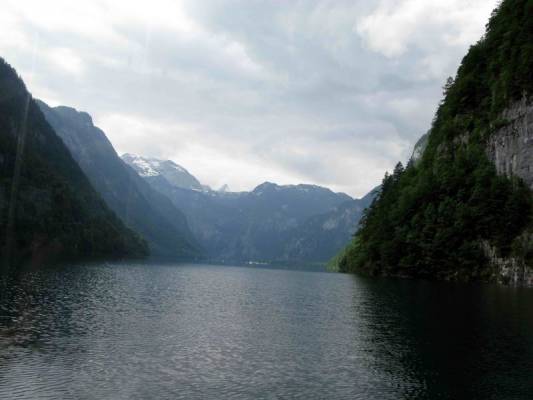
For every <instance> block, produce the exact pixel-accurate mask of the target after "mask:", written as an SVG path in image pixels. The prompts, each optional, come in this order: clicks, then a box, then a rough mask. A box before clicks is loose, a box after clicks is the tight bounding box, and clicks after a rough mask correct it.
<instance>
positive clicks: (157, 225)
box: [37, 101, 200, 259]
mask: <svg viewBox="0 0 533 400" xmlns="http://www.w3.org/2000/svg"><path fill="white" fill-rule="evenodd" d="M37 103H38V105H39V107H40V109H41V111H42V112H43V114H44V116H45V117H46V120H47V121H48V123H49V124H50V125H51V126H52V127H53V128H54V129H55V131H56V133H57V134H58V136H59V137H60V138H61V139H62V140H63V142H64V143H65V145H66V146H67V147H68V149H69V150H70V152H71V154H72V156H73V157H74V159H75V160H76V161H77V163H78V164H79V166H80V167H81V169H82V170H83V172H84V173H85V174H86V175H87V177H88V178H89V180H90V182H91V184H92V185H93V186H94V188H95V189H96V190H97V191H98V193H99V194H100V195H101V196H102V197H103V199H104V200H105V202H106V203H107V205H108V206H109V207H110V208H111V209H112V210H113V211H114V212H115V213H116V214H117V215H118V216H119V217H120V218H121V219H122V221H124V223H125V224H126V225H127V226H129V227H130V228H132V229H133V230H135V231H136V232H138V233H139V234H140V235H141V236H142V237H143V238H144V239H146V241H147V242H148V245H149V247H150V254H151V255H152V256H154V257H159V258H161V257H163V258H171V259H195V258H197V257H199V256H200V250H199V245H198V244H197V243H196V240H195V239H194V237H193V235H192V233H191V232H190V230H189V227H188V224H187V221H186V219H185V216H184V215H183V214H182V213H181V211H180V210H178V209H177V208H176V207H175V206H174V205H173V204H172V203H171V202H170V200H169V199H168V198H166V197H165V196H163V195H162V194H160V193H159V192H157V191H156V190H154V189H153V188H152V187H151V186H150V185H149V184H148V183H147V182H145V181H144V180H143V179H142V178H141V177H140V176H139V175H137V174H136V173H135V172H134V171H133V170H132V169H131V168H130V167H129V166H128V165H127V164H126V163H125V162H124V161H122V159H121V158H120V157H119V156H118V155H117V153H116V152H115V149H114V148H113V145H112V144H111V142H110V141H109V140H108V138H107V136H106V135H105V133H104V132H103V131H102V130H101V129H99V128H98V127H96V126H94V124H93V121H92V118H91V116H90V115H89V114H87V113H86V112H80V111H77V110H75V109H74V108H71V107H65V106H59V107H53V108H52V107H49V106H48V105H47V104H45V103H44V102H42V101H37Z"/></svg>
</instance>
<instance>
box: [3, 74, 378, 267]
mask: <svg viewBox="0 0 533 400" xmlns="http://www.w3.org/2000/svg"><path fill="white" fill-rule="evenodd" d="M0 72H1V73H2V74H3V80H2V82H3V85H4V86H5V88H4V94H6V95H9V96H8V97H4V98H3V99H2V107H3V108H2V109H0V113H2V118H4V125H5V126H4V133H3V136H2V137H3V139H2V140H3V142H2V143H3V148H2V153H1V155H2V157H1V158H0V160H1V162H2V165H3V167H4V168H3V172H4V173H5V175H4V180H5V184H3V185H2V187H0V189H1V191H0V193H1V194H2V195H1V196H0V200H2V201H1V202H0V206H1V209H2V215H3V221H8V228H9V226H10V224H11V225H12V226H13V227H14V229H12V230H10V229H3V230H2V233H3V235H4V236H2V249H3V250H2V251H3V252H4V253H5V252H9V251H14V252H15V253H16V254H17V255H20V258H34V259H35V257H42V258H46V254H45V253H49V252H51V250H47V249H55V250H54V252H55V253H54V254H56V253H57V254H56V255H57V257H58V258H64V257H73V258H80V259H85V258H93V257H96V258H113V257H119V258H129V257H144V256H146V255H148V254H149V255H151V256H152V257H157V258H166V259H172V260H201V259H204V260H212V261H217V262H261V263H271V262H291V263H324V262H326V261H327V260H329V259H330V258H331V257H332V256H333V255H334V254H336V253H337V252H338V251H339V250H340V249H342V248H343V247H344V246H345V245H346V243H348V241H349V240H350V238H351V237H352V235H353V234H354V233H355V230H356V228H357V223H358V221H359V219H360V218H361V215H362V212H363V210H364V208H365V207H366V206H367V205H368V204H369V203H370V201H371V199H372V198H373V195H372V194H371V195H369V196H366V197H365V198H363V199H361V200H356V199H352V198H351V197H350V196H348V195H346V194H344V193H334V192H333V191H331V190H329V189H327V188H323V187H320V186H315V185H305V184H297V185H284V186H280V185H277V184H275V183H271V182H265V183H262V184H260V185H258V186H257V187H256V188H255V189H254V190H252V191H250V192H231V191H229V190H228V186H227V185H224V186H223V187H222V188H221V189H220V190H218V191H216V190H212V189H211V188H210V187H209V186H207V185H203V184H202V183H201V182H200V181H199V180H198V179H197V178H196V177H194V176H193V175H192V174H191V173H189V172H188V171H187V169H186V168H185V167H183V166H180V165H178V164H176V163H175V162H173V161H170V160H158V159H153V158H144V157H142V156H137V155H132V154H125V155H124V156H123V157H122V158H121V157H119V156H118V155H117V153H116V151H115V150H114V148H113V146H112V144H111V142H110V141H109V140H108V138H107V136H106V134H105V133H104V132H103V131H102V130H101V129H99V128H98V127H96V126H94V124H93V121H92V118H91V116H90V115H89V114H88V113H86V112H79V111H77V110H75V109H74V108H71V107H66V106H58V107H49V106H48V105H47V104H46V103H44V102H42V101H39V100H36V101H34V100H32V99H31V98H30V97H28V96H29V94H27V92H26V91H25V88H24V86H23V84H22V82H21V81H20V79H19V78H18V77H17V76H16V74H15V72H14V70H12V69H11V68H10V67H9V66H8V65H7V64H3V69H2V70H1V71H0ZM25 97H26V98H28V99H30V100H29V103H28V104H29V112H28V111H24V110H25V109H24V98H25ZM25 113H27V126H26V125H24V123H25V119H24V118H25V115H26V114H25ZM25 129H26V130H27V132H25ZM9 132H11V134H10V133H9ZM25 133H27V135H25V136H24V135H23V134H25ZM10 135H11V136H10ZM21 135H22V136H21ZM49 144H50V145H49ZM52 144H53V145H52ZM21 146H22V147H21ZM21 148H22V150H21ZM21 151H22V152H23V153H21ZM20 154H23V156H22V157H21V156H20ZM17 160H22V164H21V166H19V167H17V166H16V165H17V162H19V161H17ZM19 169H20V170H19ZM19 175H20V176H19ZM21 179H22V182H23V184H21V185H20V188H19V187H18V186H17V181H20V180H21ZM55 181H57V185H56V184H54V182H55ZM9 188H11V192H12V193H11V195H9ZM13 191H14V192H13ZM58 196H59V197H58ZM60 198H61V200H60ZM69 210H70V211H69ZM36 221H39V223H37V222H36ZM87 235H88V236H87ZM43 249H45V250H46V251H45V250H43ZM8 250H9V251H8Z"/></svg>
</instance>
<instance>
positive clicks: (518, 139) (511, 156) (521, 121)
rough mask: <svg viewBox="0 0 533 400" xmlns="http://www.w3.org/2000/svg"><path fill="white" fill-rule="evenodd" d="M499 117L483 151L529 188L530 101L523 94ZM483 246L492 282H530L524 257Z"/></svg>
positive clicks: (532, 157) (532, 174)
mask: <svg viewBox="0 0 533 400" xmlns="http://www.w3.org/2000/svg"><path fill="white" fill-rule="evenodd" d="M502 119H503V120H502V124H504V126H503V127H501V128H499V129H497V130H496V132H494V133H493V134H492V135H491V137H490V138H489V140H488V142H487V155H488V157H489V158H490V160H491V161H492V162H493V163H494V165H495V167H496V171H497V172H498V174H500V175H505V176H509V177H510V176H518V177H520V178H521V179H523V180H524V182H525V183H526V184H527V185H528V186H529V188H530V189H531V190H533V104H531V102H528V101H527V100H526V98H524V99H523V100H522V101H520V102H517V103H515V104H514V105H513V106H512V107H509V108H508V109H507V110H506V111H505V112H504V113H503V114H502ZM531 236H533V234H532V233H531V232H525V233H524V234H523V235H522V237H521V238H520V240H521V241H526V242H531V241H532V240H531ZM526 246H527V245H526ZM483 249H484V252H485V255H486V256H487V258H488V259H489V261H490V264H491V266H492V268H493V270H494V273H493V275H494V280H495V281H496V282H500V283H504V284H511V285H518V286H533V269H532V268H531V267H529V266H528V265H527V263H526V262H525V260H524V259H521V258H516V257H507V258H506V257H500V256H498V254H497V252H496V251H495V250H494V248H492V247H490V246H489V245H488V244H487V243H484V244H483Z"/></svg>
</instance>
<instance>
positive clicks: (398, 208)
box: [339, 0, 533, 284]
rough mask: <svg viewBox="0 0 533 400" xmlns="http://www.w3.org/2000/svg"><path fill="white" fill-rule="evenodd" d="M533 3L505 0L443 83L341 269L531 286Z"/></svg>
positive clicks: (527, 0)
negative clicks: (411, 153) (412, 148)
mask: <svg viewBox="0 0 533 400" xmlns="http://www.w3.org/2000/svg"><path fill="white" fill-rule="evenodd" d="M532 70H533V1H531V0H505V1H503V2H502V3H501V4H500V5H499V6H498V8H497V9H496V10H495V11H494V12H493V14H492V16H491V19H490V21H489V23H488V24H487V31H486V34H485V35H484V36H483V38H482V39H481V40H480V41H479V42H478V43H476V44H475V45H474V46H472V47H471V48H470V50H469V52H468V54H467V55H466V56H465V57H464V59H463V61H462V63H461V66H460V67H459V70H458V72H457V75H456V77H455V79H451V78H450V79H449V80H448V82H447V84H446V85H445V87H444V89H445V93H444V94H445V96H444V99H443V101H442V102H441V104H440V106H439V108H438V110H437V113H436V116H435V119H434V121H433V125H432V127H431V130H430V132H429V135H428V137H427V145H426V146H425V150H424V152H423V155H422V157H421V158H420V159H419V160H418V161H416V162H411V163H409V164H408V165H407V167H406V168H404V167H403V166H402V165H401V164H399V165H398V166H397V167H396V169H395V170H394V173H393V174H391V175H387V176H386V177H385V179H384V180H383V184H382V187H381V191H380V193H379V195H378V198H377V200H376V201H375V202H374V203H373V204H372V205H371V207H370V208H369V210H368V211H367V212H366V214H365V215H364V217H363V219H362V224H361V228H360V230H359V231H358V233H357V236H356V238H355V240H354V242H353V243H352V244H351V245H350V246H349V247H348V248H347V250H346V251H345V252H344V253H343V254H342V256H341V260H340V262H339V265H340V269H341V270H343V271H346V272H354V271H361V272H364V273H368V274H373V275H393V276H402V277H424V278H427V279H445V280H463V281H479V280H481V281H493V282H502V283H517V284H528V283H529V282H531V279H530V276H531V271H530V269H529V268H530V266H531V265H532V264H533V240H532V234H531V232H532V228H531V227H532V220H531V217H532V207H533V200H532V195H531V187H532V182H533V180H532V170H533V168H532V165H531V160H532V157H533V153H532V140H531V118H532V115H531V102H530V101H528V99H531V97H532V95H533V79H532V77H531V71H532Z"/></svg>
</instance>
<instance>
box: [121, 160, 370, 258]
mask: <svg viewBox="0 0 533 400" xmlns="http://www.w3.org/2000/svg"><path fill="white" fill-rule="evenodd" d="M123 159H124V161H126V162H127V163H130V165H131V164H132V163H134V160H143V161H144V160H146V159H144V158H142V157H138V156H133V155H125V156H123ZM150 161H151V162H150V164H149V165H150V168H151V169H152V168H153V169H154V172H151V170H149V169H147V168H146V167H144V166H143V162H142V161H137V164H140V165H138V167H137V171H139V172H141V171H143V174H144V175H143V178H144V179H145V180H146V181H147V182H148V183H150V184H151V185H152V187H154V189H156V190H158V191H159V192H161V193H163V194H164V195H166V196H167V197H168V198H170V199H171V200H172V202H173V203H174V204H176V205H179V207H180V209H181V210H182V211H183V212H184V213H185V215H186V216H187V220H188V222H189V224H190V226H191V229H192V231H193V233H194V235H195V236H196V237H197V238H198V240H199V242H200V243H201V244H202V246H203V247H204V248H205V249H206V251H207V252H208V255H209V257H210V258H211V259H212V260H215V261H224V262H225V261H227V262H231V261H235V262H246V261H257V262H305V263H309V262H325V261H327V260H328V259H329V258H331V257H332V256H333V255H334V254H335V253H336V252H337V251H339V250H340V249H341V248H342V247H343V246H344V245H345V244H346V243H348V241H349V240H350V238H351V236H352V235H353V233H354V231H355V227H356V225H357V222H358V220H359V218H360V216H361V214H362V211H363V209H364V207H365V205H366V204H367V200H354V199H352V198H351V197H350V196H348V195H346V194H343V193H334V192H332V191H331V190H329V189H326V188H323V187H320V186H314V185H285V186H282V185H277V184H275V183H271V182H265V183H263V184H261V185H259V186H257V187H256V188H255V189H254V190H252V191H250V192H227V191H224V190H219V191H213V190H205V189H204V190H199V189H198V186H196V187H195V188H190V187H187V188H184V187H183V186H180V185H176V184H173V183H172V182H171V181H169V180H168V179H166V177H165V176H164V174H163V173H162V172H161V171H162V169H161V168H160V167H158V166H160V165H163V164H166V165H172V164H173V163H172V164H170V163H171V162H168V163H165V161H162V160H154V159H151V160H150ZM174 165H175V164H174ZM141 166H142V167H141ZM154 167H157V168H158V169H155V168H154ZM148 172H150V173H148ZM200 186H201V184H200Z"/></svg>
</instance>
